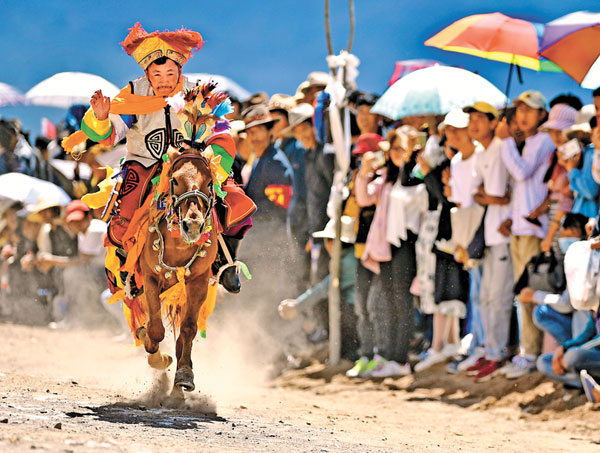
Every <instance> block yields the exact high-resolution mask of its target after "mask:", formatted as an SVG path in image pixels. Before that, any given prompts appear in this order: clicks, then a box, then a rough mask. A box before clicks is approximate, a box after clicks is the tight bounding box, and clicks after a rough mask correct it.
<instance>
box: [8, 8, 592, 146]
mask: <svg viewBox="0 0 600 453" xmlns="http://www.w3.org/2000/svg"><path fill="white" fill-rule="evenodd" d="M330 3H331V16H332V18H331V19H332V31H333V45H334V49H335V50H336V51H339V50H340V49H342V48H345V46H346V43H347V39H348V32H349V21H348V1H347V0H331V1H330ZM323 5H324V1H323V0H305V1H292V0H261V1H250V0H229V1H214V0H213V1H204V0H196V1H185V0H181V1H179V2H167V1H151V0H146V1H140V0H130V1H127V2H116V1H108V0H105V1H102V2H98V1H89V0H78V1H65V0H53V1H38V0H31V1H28V0H23V1H14V0H0V13H1V14H2V16H3V18H2V27H0V40H1V42H2V49H3V64H2V69H1V70H0V81H1V82H4V83H9V84H11V85H14V86H16V87H17V88H19V89H20V90H22V91H23V92H25V91H27V90H28V89H29V88H31V87H32V86H33V85H35V84H36V83H38V82H39V81H41V80H43V79H45V78H47V77H49V76H51V75H53V74H55V73H57V72H62V71H83V72H90V73H94V74H98V75H101V76H102V77H105V78H106V79H108V80H110V81H111V82H113V83H114V84H116V85H117V86H119V87H121V86H123V85H125V84H126V83H127V82H128V81H129V80H132V79H134V78H136V77H138V76H139V75H141V68H140V67H139V66H138V65H137V64H136V63H135V62H134V61H133V59H132V58H131V57H128V56H127V55H126V54H125V53H124V52H123V51H122V50H121V48H120V46H119V42H121V41H122V40H123V38H124V37H125V36H126V35H127V28H129V27H131V26H132V25H133V24H134V23H135V22H136V21H140V22H141V23H142V25H143V26H144V28H145V29H146V30H148V31H154V30H156V29H171V30H172V29H176V28H180V27H181V26H185V27H187V28H191V29H193V30H196V31H199V32H200V33H201V34H202V35H203V37H204V40H205V41H206V44H205V45H204V48H203V49H202V50H201V51H200V52H198V53H197V54H196V55H195V57H194V58H192V59H191V60H190V61H189V62H188V64H187V65H186V68H185V71H187V72H190V73H191V72H208V73H215V74H222V75H225V76H227V77H230V78H232V79H234V80H235V81H236V82H238V83H239V84H240V85H242V86H243V87H245V88H246V89H248V90H249V91H251V92H256V91H261V90H263V91H267V92H268V93H269V94H272V93H276V92H282V93H289V94H293V93H294V92H295V90H296V87H297V85H298V84H299V83H300V82H301V81H302V80H304V79H305V77H306V75H307V74H308V73H309V72H310V71H313V70H327V67H326V63H325V56H326V49H327V47H326V41H325V31H324V14H323V8H324V6H323ZM598 6H600V2H599V5H598ZM591 7H593V2H590V1H589V0H587V1H581V0H569V1H561V2H541V1H528V0H521V1H518V0H517V1H514V0H505V1H503V2H498V1H497V0H496V1H492V0H478V1H475V0H457V1H452V2H450V1H443V0H440V1H437V0H435V1H434V0H420V1H406V0H376V1H373V0H355V8H356V11H355V17H356V33H355V39H354V46H353V49H352V51H353V53H354V54H355V55H357V56H358V57H359V58H360V60H361V65H360V67H359V71H360V75H359V78H358V85H359V88H360V89H362V90H367V91H372V92H377V93H382V92H383V91H384V90H385V88H386V82H387V80H388V79H389V77H390V75H391V73H392V71H393V67H394V62H395V61H397V60H404V59H412V58H428V59H435V60H439V61H441V62H443V63H445V64H449V65H455V66H460V67H463V68H465V69H469V70H472V71H477V72H479V73H480V74H481V75H482V76H484V77H485V78H487V79H488V80H490V81H491V82H492V83H494V84H495V85H496V86H497V87H499V88H500V89H501V90H502V91H504V87H505V84H506V78H507V74H508V65H505V64H503V63H497V62H491V61H487V60H483V59H480V58H477V57H472V56H469V55H464V54H458V53H453V52H445V51H442V50H439V49H435V48H431V47H426V46H424V45H423V42H424V41H425V40H426V39H427V38H429V37H431V36H433V35H434V34H435V33H437V32H438V31H440V30H441V29H442V28H444V27H445V26H447V25H449V24H451V23H452V22H454V21H456V20H458V19H460V18H462V17H465V16H468V15H471V14H479V13H489V12H495V11H500V12H502V13H504V14H507V15H509V16H513V17H520V18H523V19H526V20H531V21H537V22H548V21H550V20H552V19H555V18H557V17H560V16H563V15H565V14H567V13H569V12H573V11H578V10H585V9H590V8H591ZM597 9H600V8H597ZM523 76H524V82H525V83H524V85H522V86H519V85H518V82H517V81H516V78H515V79H513V84H512V91H511V94H512V95H517V94H518V92H520V91H522V90H524V89H529V88H535V89H539V90H541V91H542V92H543V93H544V94H545V95H546V96H547V97H548V98H551V97H553V96H554V95H556V94H558V93H559V92H572V93H575V94H577V95H578V96H580V97H582V100H583V101H584V103H589V102H591V92H590V91H589V90H584V89H581V88H580V87H579V86H578V85H577V84H576V83H575V82H574V81H573V80H572V79H571V78H569V77H568V76H566V75H565V74H553V73H536V72H534V71H530V70H527V69H525V70H523ZM64 114H65V111H64V110H61V109H55V108H43V107H34V106H27V107H5V108H0V115H2V116H3V117H19V118H21V120H22V121H23V124H24V128H25V129H26V130H30V131H32V133H33V135H37V134H38V132H39V128H40V126H39V124H40V119H41V117H42V116H46V117H48V118H50V119H51V120H52V121H54V122H57V121H59V120H61V119H62V118H63V117H64Z"/></svg>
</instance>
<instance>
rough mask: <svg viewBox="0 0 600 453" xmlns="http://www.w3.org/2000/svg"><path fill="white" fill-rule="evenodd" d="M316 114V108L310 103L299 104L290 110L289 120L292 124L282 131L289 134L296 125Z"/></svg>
mask: <svg viewBox="0 0 600 453" xmlns="http://www.w3.org/2000/svg"><path fill="white" fill-rule="evenodd" d="M314 114H315V109H314V108H313V106H312V105H310V104H298V105H297V106H295V107H294V108H293V109H291V110H290V111H289V112H288V120H289V122H290V125H289V126H288V127H286V128H285V129H284V130H283V131H282V133H283V134H287V133H288V132H290V131H292V130H293V129H294V128H295V127H296V126H298V125H299V124H302V123H303V122H305V121H307V120H310V119H311V118H312V117H313V116H314Z"/></svg>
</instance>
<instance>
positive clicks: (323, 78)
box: [302, 71, 329, 92]
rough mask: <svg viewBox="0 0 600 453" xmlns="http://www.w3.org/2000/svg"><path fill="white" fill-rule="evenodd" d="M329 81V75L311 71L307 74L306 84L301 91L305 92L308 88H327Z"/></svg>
mask: <svg viewBox="0 0 600 453" xmlns="http://www.w3.org/2000/svg"><path fill="white" fill-rule="evenodd" d="M328 81H329V74H327V73H326V72H321V71H313V72H311V73H310V74H308V78H307V80H306V82H308V83H307V84H306V85H305V86H304V87H303V89H302V92H304V91H306V90H307V89H308V88H310V87H324V86H327V82H328Z"/></svg>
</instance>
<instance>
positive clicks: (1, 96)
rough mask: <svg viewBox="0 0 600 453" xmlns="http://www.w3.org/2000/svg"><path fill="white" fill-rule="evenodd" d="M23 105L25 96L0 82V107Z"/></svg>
mask: <svg viewBox="0 0 600 453" xmlns="http://www.w3.org/2000/svg"><path fill="white" fill-rule="evenodd" d="M24 103H25V96H24V95H23V93H21V92H20V91H19V90H17V89H16V88H15V87H13V86H11V85H7V84H6V83H2V82H0V107H3V106H5V105H16V104H24Z"/></svg>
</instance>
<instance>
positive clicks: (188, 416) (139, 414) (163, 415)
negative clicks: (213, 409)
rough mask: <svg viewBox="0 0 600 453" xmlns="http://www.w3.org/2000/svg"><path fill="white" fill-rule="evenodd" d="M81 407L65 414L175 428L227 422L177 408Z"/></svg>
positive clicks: (113, 421) (195, 427)
mask: <svg viewBox="0 0 600 453" xmlns="http://www.w3.org/2000/svg"><path fill="white" fill-rule="evenodd" d="M81 409H82V411H81V412H65V415H66V416H67V417H70V418H79V417H92V418H94V419H95V420H99V421H103V422H108V423H120V424H126V425H144V426H149V427H151V428H168V429H177V430H183V429H202V428H203V425H207V424H212V423H225V422H227V420H226V419H225V418H223V417H220V416H218V415H216V414H199V413H196V412H191V411H186V410H178V409H149V408H145V407H143V406H132V405H127V404H123V403H115V404H107V405H104V406H97V407H94V406H83V407H82V408H81Z"/></svg>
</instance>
